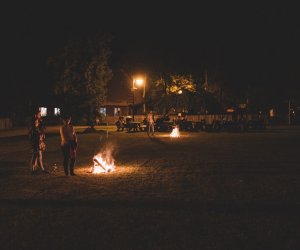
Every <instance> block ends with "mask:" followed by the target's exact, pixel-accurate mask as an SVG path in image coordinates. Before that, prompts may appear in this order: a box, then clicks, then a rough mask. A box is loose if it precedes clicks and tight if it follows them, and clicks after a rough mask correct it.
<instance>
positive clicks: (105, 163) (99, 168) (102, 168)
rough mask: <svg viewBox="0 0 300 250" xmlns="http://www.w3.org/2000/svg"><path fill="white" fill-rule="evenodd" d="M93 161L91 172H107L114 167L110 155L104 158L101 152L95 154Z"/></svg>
mask: <svg viewBox="0 0 300 250" xmlns="http://www.w3.org/2000/svg"><path fill="white" fill-rule="evenodd" d="M107 158H108V159H107ZM93 162H94V166H93V167H92V169H91V172H92V173H93V174H99V173H107V172H111V171H113V170H114V169H115V165H114V160H113V159H112V158H111V157H106V158H104V157H103V155H102V154H97V155H95V156H94V158H93Z"/></svg>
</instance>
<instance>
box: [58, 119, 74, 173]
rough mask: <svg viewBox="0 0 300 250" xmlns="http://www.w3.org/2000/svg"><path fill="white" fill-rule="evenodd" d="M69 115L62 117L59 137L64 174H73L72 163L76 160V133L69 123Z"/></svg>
mask: <svg viewBox="0 0 300 250" xmlns="http://www.w3.org/2000/svg"><path fill="white" fill-rule="evenodd" d="M70 122H71V117H70V116H66V117H64V119H63V123H64V124H63V126H61V127H60V130H59V132H60V137H61V149H62V152H63V157H64V162H63V164H64V171H65V175H69V169H70V175H71V176H74V175H75V173H74V165H75V161H76V151H77V135H76V133H75V130H74V128H73V126H72V125H71V124H70Z"/></svg>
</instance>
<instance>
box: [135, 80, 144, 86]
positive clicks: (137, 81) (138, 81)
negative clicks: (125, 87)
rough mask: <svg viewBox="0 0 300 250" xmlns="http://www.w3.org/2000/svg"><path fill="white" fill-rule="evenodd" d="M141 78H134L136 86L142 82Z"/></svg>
mask: <svg viewBox="0 0 300 250" xmlns="http://www.w3.org/2000/svg"><path fill="white" fill-rule="evenodd" d="M143 82H144V81H143V79H136V80H135V83H136V85H138V86H141V85H142V84H143Z"/></svg>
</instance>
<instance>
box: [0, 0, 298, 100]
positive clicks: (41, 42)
mask: <svg viewBox="0 0 300 250" xmlns="http://www.w3.org/2000/svg"><path fill="white" fill-rule="evenodd" d="M123 2H124V3H118V2H113V1H110V3H109V4H98V5H89V4H87V3H85V2H82V3H81V4H78V3H77V4H76V3H72V2H69V4H62V3H60V4H54V3H49V4H45V3H43V4H40V5H31V6H30V5H29V4H28V3H26V4H25V3H24V4H23V5H16V4H14V5H13V4H11V5H10V6H8V5H6V6H5V5H4V6H2V12H3V13H4V15H2V17H1V18H2V20H1V21H2V25H3V29H2V34H3V36H2V39H1V40H2V41H1V43H2V46H1V50H2V53H1V54H2V65H3V66H2V70H3V74H2V82H3V83H4V82H5V83H9V85H8V86H9V87H8V88H7V89H8V92H11V91H15V90H16V88H18V89H21V90H22V89H24V91H25V90H26V91H27V92H28V90H30V89H32V88H36V87H37V86H41V85H43V84H44V83H45V82H46V79H45V78H46V75H45V62H46V58H47V57H48V56H49V55H51V54H53V53H56V52H57V50H58V49H59V48H60V47H61V46H63V44H64V43H65V42H66V41H67V39H69V38H71V37H73V36H76V35H85V34H93V33H94V32H97V31H99V30H102V31H104V32H107V33H110V34H112V35H113V36H114V40H113V43H112V57H111V61H110V63H111V66H112V67H113V69H118V68H119V67H121V66H122V65H123V64H124V63H127V64H130V65H131V67H133V68H134V67H136V68H137V69H144V70H149V71H150V70H152V69H154V68H155V69H156V68H158V69H165V70H174V71H184V72H190V73H193V74H200V73H201V70H202V69H203V65H205V67H207V68H208V70H212V69H216V68H218V69H221V70H222V71H223V72H225V75H224V81H226V82H229V83H231V84H235V85H249V84H257V85H259V84H263V85H265V86H272V87H274V88H275V86H276V88H277V89H280V88H283V87H284V88H286V86H297V85H299V83H298V82H299V79H300V77H299V76H298V74H299V66H300V63H299V56H300V49H299V44H300V39H299V35H298V34H299V30H300V29H299V14H298V13H297V8H296V7H295V6H287V5H274V3H272V5H270V4H269V5H267V4H265V5H262V4H260V5H254V4H251V5H246V4H245V3H243V4H240V5H234V6H231V5H228V4H227V3H224V4H222V5H218V4H217V3H214V4H205V5H204V4H201V3H197V5H199V6H197V5H192V4H189V3H187V2H186V1H184V2H182V3H180V4H175V3H169V4H162V3H159V2H157V3H155V2H153V1H146V2H142V1H140V3H139V4H138V3H132V4H130V3H128V2H127V1H123ZM3 83H2V84H1V85H2V86H3ZM1 92H2V91H1ZM24 93H25V92H24ZM2 96H3V92H2ZM5 96H9V93H7V95H6V94H5Z"/></svg>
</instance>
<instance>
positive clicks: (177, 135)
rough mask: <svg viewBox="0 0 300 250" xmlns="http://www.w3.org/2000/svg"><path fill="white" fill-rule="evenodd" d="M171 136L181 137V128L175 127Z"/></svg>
mask: <svg viewBox="0 0 300 250" xmlns="http://www.w3.org/2000/svg"><path fill="white" fill-rule="evenodd" d="M170 137H173V138H178V137H180V133H179V128H178V127H177V126H176V127H175V128H173V130H172V132H171V134H170Z"/></svg>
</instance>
